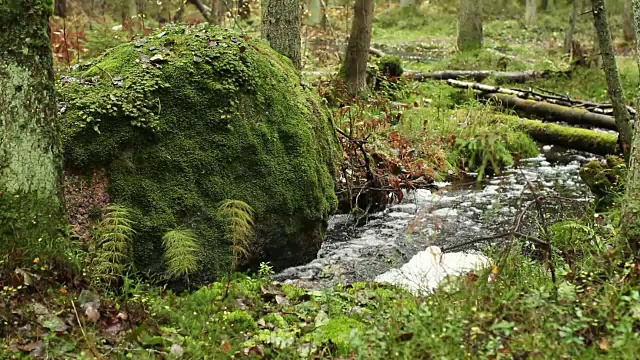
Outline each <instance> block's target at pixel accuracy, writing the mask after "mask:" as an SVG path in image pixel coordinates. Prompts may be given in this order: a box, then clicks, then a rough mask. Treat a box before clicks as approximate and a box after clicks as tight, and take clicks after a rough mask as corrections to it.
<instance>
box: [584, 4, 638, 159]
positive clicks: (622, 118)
mask: <svg viewBox="0 0 640 360" xmlns="http://www.w3.org/2000/svg"><path fill="white" fill-rule="evenodd" d="M591 10H592V12H593V20H594V26H595V28H596V33H597V37H598V43H599V45H600V54H601V55H602V67H603V69H604V73H605V77H606V78H607V90H608V92H609V97H610V98H611V105H612V106H613V117H614V118H615V119H616V125H617V126H618V133H619V143H620V146H621V148H622V152H623V154H624V157H625V159H626V160H627V161H628V160H629V151H630V149H631V146H630V144H631V115H629V111H627V107H626V103H625V98H624V91H623V90H622V85H621V84H620V75H619V74H618V65H617V64H616V57H615V54H614V52H613V42H612V41H611V32H610V30H609V21H608V20H607V11H606V8H605V5H604V0H591Z"/></svg>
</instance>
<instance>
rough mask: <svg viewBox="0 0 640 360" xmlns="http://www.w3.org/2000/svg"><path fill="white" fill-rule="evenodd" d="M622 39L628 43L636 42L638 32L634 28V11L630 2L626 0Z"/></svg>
mask: <svg viewBox="0 0 640 360" xmlns="http://www.w3.org/2000/svg"><path fill="white" fill-rule="evenodd" d="M622 38H623V39H624V41H626V42H628V43H631V42H634V41H635V40H636V31H635V29H634V27H633V10H632V9H631V1H630V0H624V15H623V22H622Z"/></svg>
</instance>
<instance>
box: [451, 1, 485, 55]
mask: <svg viewBox="0 0 640 360" xmlns="http://www.w3.org/2000/svg"><path fill="white" fill-rule="evenodd" d="M457 45H458V49H459V50H460V51H468V50H476V49H480V48H482V0H460V13H459V15H458V40H457Z"/></svg>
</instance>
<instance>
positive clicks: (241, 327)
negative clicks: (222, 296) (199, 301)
mask: <svg viewBox="0 0 640 360" xmlns="http://www.w3.org/2000/svg"><path fill="white" fill-rule="evenodd" d="M223 321H224V322H225V324H226V325H228V326H229V327H231V328H232V329H233V330H235V331H255V330H258V325H257V324H256V322H255V320H253V318H252V317H251V315H249V314H248V313H246V312H245V311H243V310H236V311H233V312H230V313H228V314H224V315H223Z"/></svg>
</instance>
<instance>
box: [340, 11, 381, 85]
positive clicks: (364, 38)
mask: <svg viewBox="0 0 640 360" xmlns="http://www.w3.org/2000/svg"><path fill="white" fill-rule="evenodd" d="M374 3H375V1H373V0H356V3H355V6H354V13H353V25H352V26H351V36H350V37H349V43H348V44H347V51H346V54H345V59H344V64H343V65H342V69H341V71H340V72H341V74H342V75H343V76H344V79H345V81H346V83H347V89H348V91H349V93H350V94H351V95H353V96H355V95H361V94H363V93H365V92H366V91H367V60H368V59H369V46H370V45H371V31H372V29H371V27H372V26H373V6H374Z"/></svg>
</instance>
